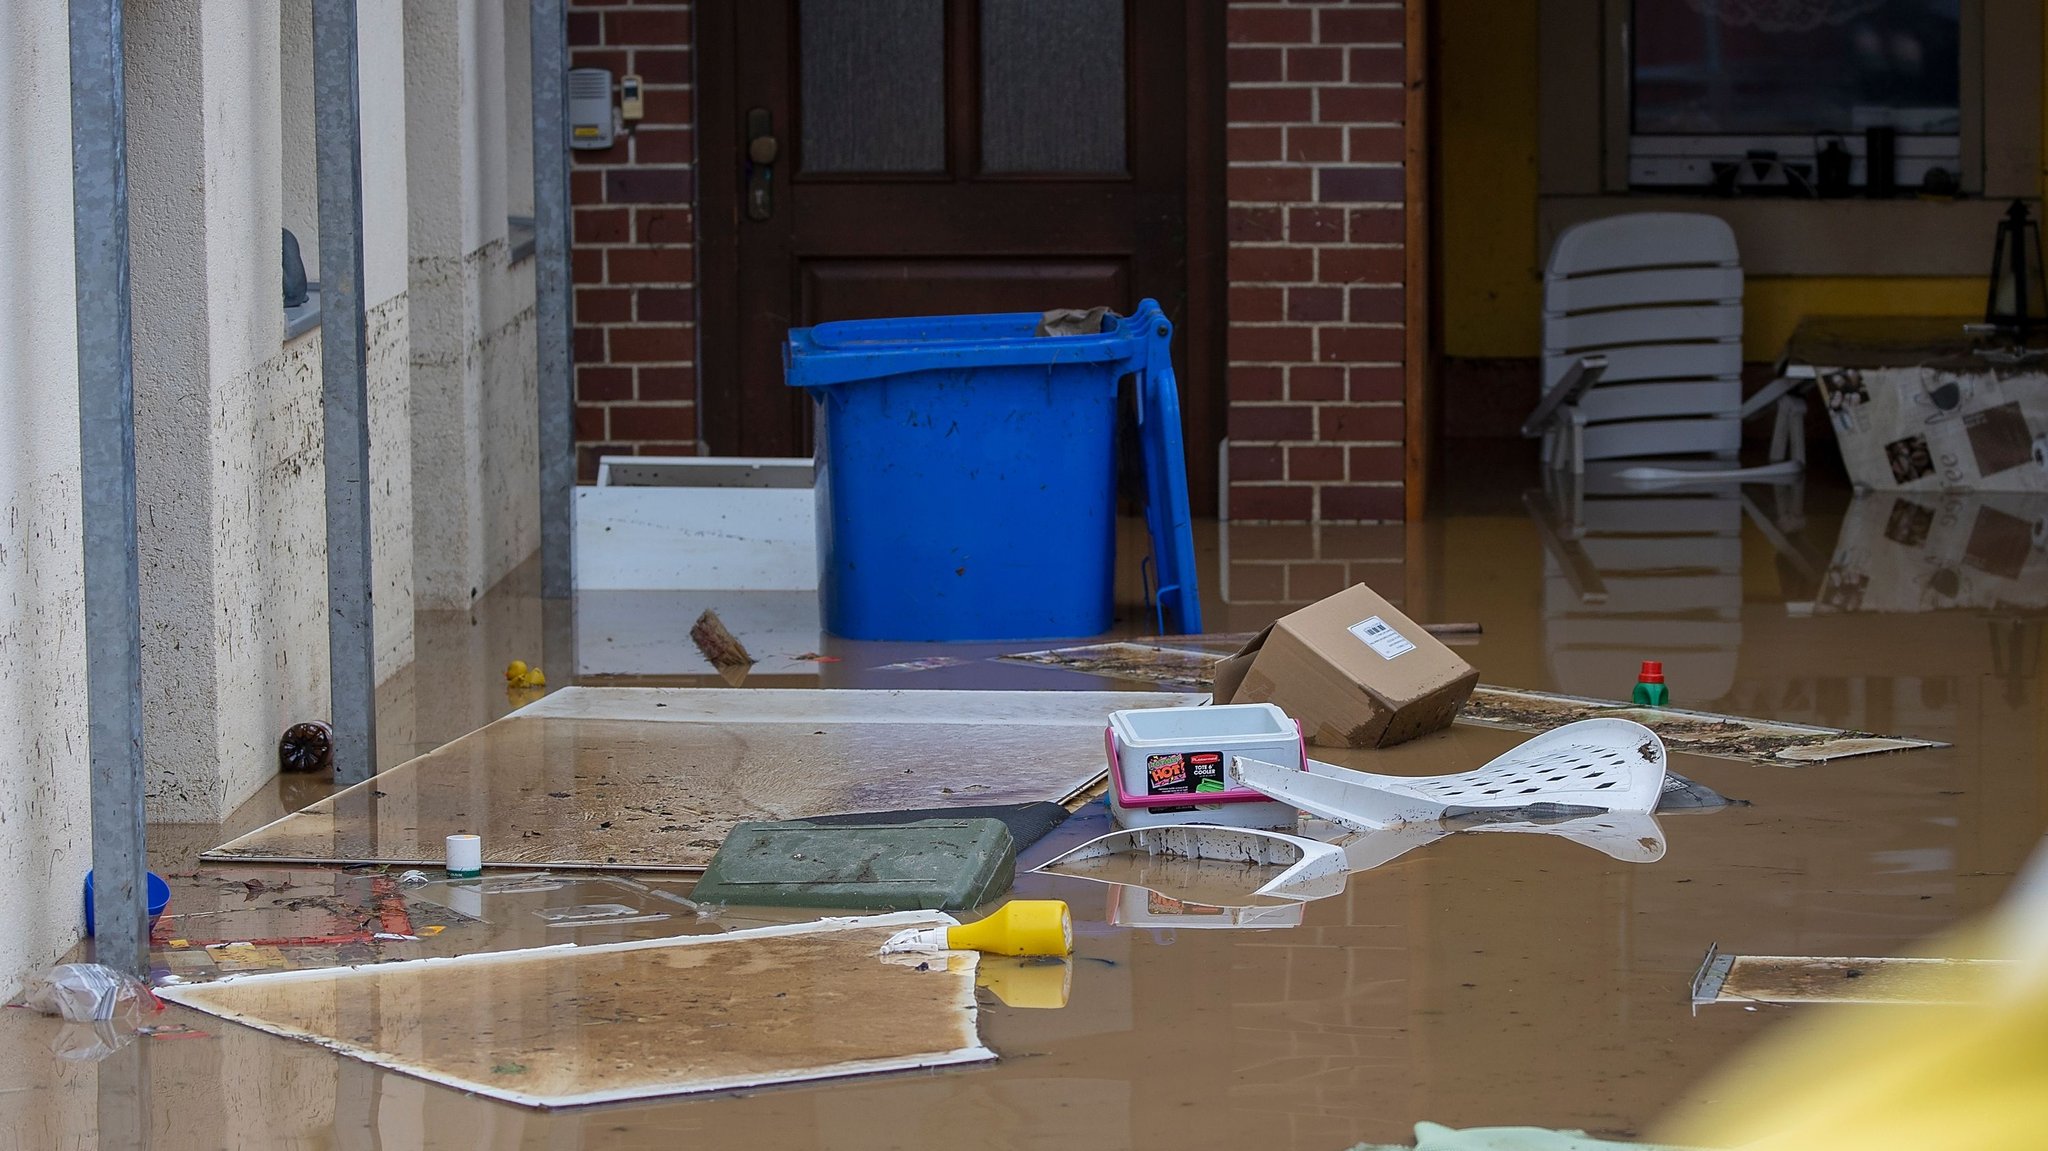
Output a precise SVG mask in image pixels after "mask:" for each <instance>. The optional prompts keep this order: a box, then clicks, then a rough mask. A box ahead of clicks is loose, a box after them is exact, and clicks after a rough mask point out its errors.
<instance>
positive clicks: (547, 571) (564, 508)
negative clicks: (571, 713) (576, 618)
mask: <svg viewBox="0 0 2048 1151" xmlns="http://www.w3.org/2000/svg"><path fill="white" fill-rule="evenodd" d="M531 35H532V39H533V81H532V86H533V228H534V237H533V258H534V271H533V283H534V323H535V324H536V325H537V328H536V338H535V340H534V344H535V347H536V350H537V352H538V354H539V358H540V365H539V366H540V589H541V592H540V593H541V595H542V596H543V597H544V598H547V599H564V598H567V597H568V596H569V594H570V593H571V592H572V591H573V590H574V586H575V583H574V573H573V571H572V570H571V564H572V562H573V560H572V556H571V548H570V539H571V537H570V532H571V519H570V517H571V516H572V515H573V514H574V508H573V505H572V500H573V499H574V498H575V494H576V419H575V406H576V394H575V386H574V378H573V375H572V373H573V371H574V365H573V362H572V360H571V358H570V352H569V349H570V342H569V334H570V325H571V324H573V323H574V322H575V321H574V314H573V312H572V310H571V300H570V294H569V293H570V291H571V282H570V272H569V129H568V111H569V108H568V95H567V85H566V81H567V75H566V74H567V70H568V67H569V60H568V56H569V50H568V42H569V29H568V15H567V4H566V3H565V0H533V19H532V31H531Z"/></svg>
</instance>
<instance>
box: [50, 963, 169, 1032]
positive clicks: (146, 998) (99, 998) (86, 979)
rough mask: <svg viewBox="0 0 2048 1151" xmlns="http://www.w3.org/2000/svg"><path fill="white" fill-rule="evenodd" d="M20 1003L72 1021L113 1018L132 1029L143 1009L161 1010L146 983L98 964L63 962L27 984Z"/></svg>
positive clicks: (140, 1021)
mask: <svg viewBox="0 0 2048 1151" xmlns="http://www.w3.org/2000/svg"><path fill="white" fill-rule="evenodd" d="M22 1002H23V1003H24V1004H25V1005H27V1006H29V1007H32V1008H34V1009H36V1010H37V1011H40V1012H42V1013H43V1014H45V1015H57V1016H62V1017H63V1018H65V1019H68V1020H70V1021H71V1022H73V1023H92V1022H96V1021H99V1020H112V1021H114V1022H116V1023H121V1024H124V1025H126V1026H127V1027H129V1028H131V1029H132V1028H135V1027H139V1026H141V1025H142V1018H143V1014H144V1013H145V1012H152V1013H153V1012H157V1011H162V1010H163V1009H164V1005H163V1004H162V1003H161V1002H159V1001H158V1000H157V997H156V995H155V994H154V993H152V992H151V991H150V989H149V985H148V984H146V983H144V982H143V981H142V980H140V979H137V978H135V977H134V976H133V975H129V974H127V973H125V972H121V971H116V970H114V969H113V968H111V967H104V966H101V965H100V964H97V963H65V964H60V965H58V966H56V967H53V968H51V969H50V972H49V974H47V975H45V976H43V977H42V978H41V979H37V980H34V981H33V982H31V983H30V984H29V985H28V990H27V991H26V992H25V993H24V994H23V995H22Z"/></svg>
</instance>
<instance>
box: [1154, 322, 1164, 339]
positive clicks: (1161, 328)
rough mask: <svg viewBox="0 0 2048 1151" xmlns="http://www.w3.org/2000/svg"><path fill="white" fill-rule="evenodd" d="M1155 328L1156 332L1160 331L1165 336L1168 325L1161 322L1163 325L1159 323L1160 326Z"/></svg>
mask: <svg viewBox="0 0 2048 1151" xmlns="http://www.w3.org/2000/svg"><path fill="white" fill-rule="evenodd" d="M1153 330H1154V331H1155V332H1157V333H1158V334H1159V335H1162V336H1163V335H1165V334H1166V325H1165V324H1161V325H1159V327H1157V328H1155V329H1153Z"/></svg>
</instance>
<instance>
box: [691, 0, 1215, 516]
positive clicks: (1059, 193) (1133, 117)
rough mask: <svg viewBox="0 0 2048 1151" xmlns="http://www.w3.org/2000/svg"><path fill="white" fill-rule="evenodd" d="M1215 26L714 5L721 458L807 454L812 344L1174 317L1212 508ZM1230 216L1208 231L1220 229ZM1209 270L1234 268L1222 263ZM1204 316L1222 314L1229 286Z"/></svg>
mask: <svg viewBox="0 0 2048 1151" xmlns="http://www.w3.org/2000/svg"><path fill="white" fill-rule="evenodd" d="M1208 9H1209V6H1208V5H1188V6H1183V5H1182V4H1181V3H1179V2H1177V0H748V2H747V3H743V4H706V5H701V6H699V8H698V22H699V23H698V32H699V42H700V45H701V55H700V64H699V83H700V96H701V99H702V101H703V107H702V111H701V115H700V133H701V136H700V144H699V162H700V165H701V168H700V179H701V181H702V184H701V189H702V190H701V204H702V211H703V213H704V217H705V218H704V221H703V226H702V227H701V229H700V232H699V234H700V237H701V244H702V249H701V252H700V268H701V270H702V271H701V280H700V284H699V291H700V295H701V297H702V299H703V301H704V312H703V316H704V325H703V328H702V332H703V335H702V348H703V363H702V365H701V375H702V378H703V401H704V410H703V412H702V413H701V416H700V421H701V426H702V427H703V429H704V436H705V439H706V441H707V444H708V445H709V447H710V448H711V450H712V451H714V452H716V453H719V454H743V455H771V456H772V455H803V454H806V453H808V452H809V450H810V438H809V436H810V428H809V415H810V412H809V405H808V403H807V401H805V400H804V398H803V397H802V396H801V395H800V394H792V393H790V392H789V390H788V389H786V388H784V387H783V385H782V356H781V347H782V342H783V339H784V338H785V336H786V335H787V333H788V329H789V328H790V327H792V326H801V325H805V324H812V323H818V322H822V321H824V320H828V319H848V318H878V317H885V316H904V315H929V314H944V313H959V312H978V311H1040V310H1044V309H1047V308H1067V307H1089V306H1093V305H1097V304H1101V305H1106V306H1108V307H1111V308H1114V309H1116V310H1118V311H1126V312H1127V311H1129V310H1130V309H1132V308H1135V307H1136V305H1137V303H1138V301H1139V300H1140V299H1143V298H1145V297H1148V296H1150V297H1153V298H1156V299H1158V300H1159V302H1160V305H1161V306H1162V307H1163V308H1164V309H1165V310H1166V313H1167V315H1168V316H1169V317H1170V318H1171V319H1172V320H1173V321H1174V322H1175V323H1176V325H1178V326H1179V330H1178V333H1177V335H1176V338H1175V341H1174V342H1175V353H1176V359H1177V361H1178V362H1177V363H1176V367H1177V368H1178V369H1179V373H1180V379H1181V380H1182V381H1184V384H1183V392H1184V394H1183V400H1182V409H1183V411H1184V412H1185V413H1186V414H1187V420H1188V429H1187V439H1188V443H1189V453H1188V454H1189V462H1190V471H1191V476H1190V479H1191V481H1192V484H1193V487H1194V489H1195V491H1196V492H1197V493H1213V490H1214V463H1213V461H1214V446H1215V443H1216V437H1217V436H1218V435H1220V434H1221V424H1222V420H1221V406H1222V405H1221V381H1222V373H1221V371H1220V362H1218V363H1211V362H1210V357H1212V356H1213V357H1216V358H1217V359H1218V360H1220V350H1221V344H1220V332H1221V328H1220V325H1212V323H1211V321H1212V317H1211V316H1208V315H1201V316H1191V315H1189V314H1188V311H1189V309H1188V303H1189V299H1190V283H1191V281H1190V276H1189V262H1188V257H1189V248H1190V243H1189V234H1188V220H1189V189H1190V186H1191V183H1192V184H1195V185H1198V186H1199V187H1200V188H1201V189H1202V192H1203V194H1204V195H1212V194H1215V189H1214V188H1213V185H1212V182H1211V181H1210V179H1209V178H1208V176H1209V173H1207V171H1206V167H1207V165H1208V164H1210V163H1215V162H1216V161H1215V160H1213V159H1208V160H1204V159H1199V158H1202V157H1218V156H1220V149H1219V148H1216V147H1214V146H1213V145H1211V144H1210V143H1209V142H1207V140H1206V137H1201V135H1200V134H1201V133H1213V134H1216V135H1217V136H1218V138H1219V139H1220V133H1221V120H1220V111H1221V109H1220V103H1221V102H1220V98H1214V99H1212V98H1210V97H1209V96H1204V95H1203V93H1204V92H1208V93H1211V95H1219V94H1220V86H1219V87H1216V88H1210V87H1206V86H1205V85H1207V84H1209V83H1211V81H1208V80H1204V79H1202V77H1205V76H1207V75H1209V73H1208V71H1207V69H1209V68H1211V67H1213V66H1214V65H1215V64H1220V60H1221V28H1220V20H1218V19H1217V18H1216V17H1215V16H1214V14H1212V13H1210V12H1209V11H1208ZM1191 30H1193V31H1192V32H1191ZM1211 36H1213V41H1212V40H1211V39H1210V37H1211ZM1197 37H1200V38H1201V42H1200V45H1199V48H1198V50H1197V51H1194V52H1191V51H1190V43H1191V41H1193V40H1194V39H1195V38H1197ZM1191 60H1192V61H1194V62H1195V66H1193V67H1191ZM1212 62H1213V63H1212ZM1217 71H1220V68H1218V69H1217ZM1197 73H1199V74H1200V75H1197ZM1198 80H1200V83H1197V81H1198ZM1217 83H1219V84H1220V82H1217ZM1191 88H1193V89H1194V90H1193V91H1191ZM761 137H771V138H770V139H768V140H766V141H763V140H762V139H760V138H761ZM1191 141H1193V144H1192V145H1191ZM1191 147H1192V148H1193V151H1191ZM762 157H767V159H766V160H763V159H762ZM1191 157H1193V158H1198V159H1195V160H1193V161H1192V162H1191ZM1198 164H1199V165H1200V166H1201V171H1202V173H1203V174H1202V175H1201V177H1200V178H1199V179H1195V180H1191V174H1192V173H1195V172H1196V171H1197V165H1198ZM1214 183H1215V184H1220V180H1217V181H1214ZM1219 212H1220V205H1218V208H1217V209H1214V210H1212V209H1209V208H1207V207H1206V206H1205V207H1204V209H1203V213H1202V219H1203V220H1205V221H1209V220H1219ZM1217 231H1218V233H1219V235H1220V220H1219V223H1218V225H1217ZM1197 247H1199V248H1202V249H1204V250H1220V244H1213V245H1212V244H1211V243H1210V241H1208V240H1207V239H1204V240H1203V241H1202V242H1201V243H1199V244H1198V245H1197ZM1205 267H1206V265H1205ZM1219 270H1220V269H1219ZM1204 274H1207V273H1206V272H1205V273H1204ZM1197 295H1198V296H1201V297H1202V298H1204V299H1216V298H1220V293H1217V292H1215V291H1214V289H1213V287H1211V286H1209V285H1206V284H1204V285H1200V286H1199V290H1198V291H1197ZM1215 318H1217V319H1220V317H1215ZM1191 349H1193V350H1198V351H1199V353H1200V357H1201V358H1200V359H1199V360H1191V358H1190V350H1191ZM1196 388H1206V389H1211V390H1212V391H1206V392H1203V393H1201V394H1192V393H1194V390H1195V389H1196ZM1197 498H1198V499H1200V500H1204V501H1207V500H1212V499H1213V495H1207V494H1198V495H1197Z"/></svg>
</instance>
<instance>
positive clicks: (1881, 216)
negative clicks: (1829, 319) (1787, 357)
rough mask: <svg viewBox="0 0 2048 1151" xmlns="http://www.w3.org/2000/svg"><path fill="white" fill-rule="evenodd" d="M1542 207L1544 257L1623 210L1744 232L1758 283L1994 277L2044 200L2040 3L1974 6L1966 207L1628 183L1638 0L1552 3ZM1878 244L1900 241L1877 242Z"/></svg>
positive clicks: (1746, 260)
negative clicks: (1686, 217) (1712, 220)
mask: <svg viewBox="0 0 2048 1151" xmlns="http://www.w3.org/2000/svg"><path fill="white" fill-rule="evenodd" d="M1541 4H1542V8H1541V20H1540V22H1539V31H1538V37H1537V53H1538V76H1539V83H1538V86H1539V100H1538V104H1539V109H1540V119H1539V127H1538V148H1537V154H1538V163H1537V172H1538V175H1537V191H1538V196H1537V201H1538V217H1539V231H1540V234H1541V238H1542V246H1543V255H1544V258H1546V259H1547V256H1548V251H1549V245H1550V241H1551V240H1553V239H1554V238H1555V236H1556V234H1557V233H1558V232H1559V231H1561V230H1563V229H1564V228H1565V227H1567V226H1569V225H1571V224H1573V223H1577V222H1579V221H1581V220H1586V219H1596V218H1599V217H1602V216H1609V215H1617V214H1620V213H1624V212H1640V211H1652V210H1663V211H1695V212H1706V213H1709V214H1712V215H1716V216H1720V217H1721V218H1723V219H1725V220H1727V221H1728V222H1729V224H1730V225H1731V226H1733V227H1734V228H1735V232H1736V240H1737V242H1738V244H1740V245H1741V248H1742V254H1743V264H1744V266H1745V267H1746V268H1747V269H1748V270H1749V271H1750V273H1751V274H1753V275H1818V276H1825V275H1913V276H1982V275H1984V274H1986V272H1987V271H1988V266H1989V258H1988V250H1989V247H1990V243H1991V238H1992V236H1993V235H1994V234H1995V230H1996V227H1997V219H1998V217H1999V215H2000V214H2001V213H2003V211H2004V210H2005V205H2006V204H2007V203H2009V202H2010V201H2012V200H2015V199H2020V200H2026V201H2029V202H2030V203H2033V204H2036V205H2038V203H2039V201H2040V197H2041V179H2042V178H2041V171H2042V168H2041V123H2042V121H2041V117H2042V109H2041V99H2042V55H2043V48H2042V44H2043V40H2042V21H2043V16H2042V12H2041V6H2040V5H2038V4H2005V3H1987V2H1986V0H1963V61H1962V65H1963V88H1964V91H1963V93H1962V121H1963V122H1962V140H1961V146H1962V165H1961V167H1962V171H1961V172H1960V173H1959V177H1960V180H1961V184H1962V187H1963V190H1964V192H1965V193H1966V195H1965V197H1964V198H1961V199H1956V200H1953V201H1923V200H1918V199H1914V198H1911V197H1910V196H1903V197H1901V198H1899V199H1896V200H1868V199H1861V198H1850V199H1840V200H1810V199H1808V200H1801V199H1765V198H1759V197H1748V198H1744V197H1736V198H1725V197H1719V196H1714V195H1710V194H1708V193H1705V192H1691V191H1688V190H1686V189H1682V188H1669V189H1632V188H1630V187H1629V182H1628V179H1629V163H1630V150H1629V145H1630V124H1629V102H1628V95H1629V93H1628V81H1629V74H1630V73H1629V53H1628V51H1627V48H1628V39H1627V35H1628V22H1629V16H1630V10H1631V7H1632V0H1541ZM1873 235H1886V236H1890V237H1894V238H1895V239H1897V240H1899V241H1901V242H1891V243H1887V244H1884V245H1873V244H1871V243H1869V237H1870V236H1873Z"/></svg>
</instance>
